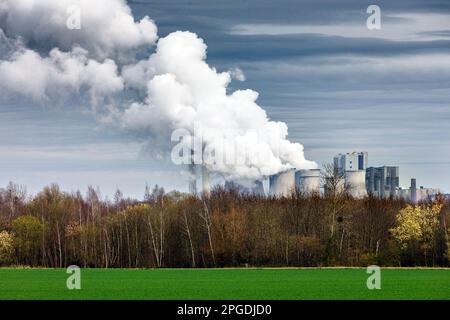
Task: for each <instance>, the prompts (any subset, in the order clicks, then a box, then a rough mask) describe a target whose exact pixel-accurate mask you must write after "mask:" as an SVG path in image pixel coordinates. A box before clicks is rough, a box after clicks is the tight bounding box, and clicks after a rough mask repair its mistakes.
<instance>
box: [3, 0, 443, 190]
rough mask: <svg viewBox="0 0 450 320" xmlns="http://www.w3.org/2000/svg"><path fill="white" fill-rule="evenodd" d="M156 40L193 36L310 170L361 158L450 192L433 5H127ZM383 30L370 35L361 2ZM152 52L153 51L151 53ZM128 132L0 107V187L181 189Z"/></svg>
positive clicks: (84, 115) (53, 113) (6, 100)
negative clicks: (252, 97)
mask: <svg viewBox="0 0 450 320" xmlns="http://www.w3.org/2000/svg"><path fill="white" fill-rule="evenodd" d="M128 4H129V6H130V7H131V9H132V12H133V15H134V18H135V19H136V20H139V19H141V18H142V17H144V16H146V15H148V16H149V17H151V19H153V20H154V21H155V24H156V25H157V26H158V35H159V37H165V36H167V35H168V34H170V33H172V32H174V31H177V30H182V31H184V30H189V31H191V32H195V33H196V34H197V35H198V36H199V37H200V38H202V39H204V41H205V43H206V44H207V46H208V48H207V62H208V64H209V65H211V66H214V67H215V68H216V69H217V70H219V71H226V70H230V69H232V68H239V69H240V70H242V72H243V74H244V75H245V81H232V82H231V84H230V86H229V88H228V90H229V91H232V90H236V89H246V88H250V89H253V90H255V91H257V92H259V98H258V104H259V105H260V106H262V107H263V108H264V109H265V110H266V111H267V114H268V116H269V117H270V119H272V120H276V121H283V122H285V123H286V124H287V125H288V128H289V136H288V137H289V139H290V140H291V141H293V142H299V143H301V144H302V145H303V146H304V151H305V156H306V158H307V159H308V160H313V161H316V162H317V163H318V164H319V165H322V164H325V163H329V162H331V161H332V158H333V156H334V155H335V154H337V153H343V152H352V151H367V152H368V153H369V165H370V166H382V165H392V166H399V167H400V184H401V186H403V187H408V186H409V180H410V179H411V178H417V184H418V185H423V186H425V187H436V188H440V189H442V190H443V191H445V192H450V125H449V120H450V50H449V49H450V2H449V1H445V0H441V1H437V0H436V1H434V0H430V1H415V0H405V1H377V2H372V1H346V0H344V1H332V0H328V1H318V0H316V1H300V0H297V1H286V0H283V1H267V0H251V1H236V0H226V1H225V0H215V1H208V0H198V1H196V0H190V1H181V0H173V1H172V0H153V1H144V0H139V1H129V2H128ZM371 4H376V5H378V6H379V7H380V8H381V30H368V29H367V27H366V20H367V18H368V17H369V15H370V14H368V13H367V12H366V9H367V7H368V6H369V5H371ZM149 50H152V49H149ZM153 151H154V150H152V146H151V145H146V146H145V147H144V148H143V146H142V144H141V143H140V141H138V140H136V139H135V137H134V136H133V135H132V134H124V133H123V132H122V131H120V130H115V128H114V127H111V126H104V125H102V124H101V123H99V121H98V119H96V117H93V116H92V112H91V111H89V110H87V109H86V108H83V107H81V108H66V107H64V106H54V105H52V106H45V105H44V106H42V105H39V106H36V105H35V104H34V103H32V102H30V101H27V100H26V99H22V98H21V97H19V96H17V97H14V96H13V97H11V96H8V97H3V98H1V99H0V185H6V184H7V183H8V182H9V181H14V182H16V183H19V184H23V185H26V186H27V188H28V190H29V192H30V193H36V192H38V191H39V190H40V189H41V188H42V187H43V186H45V185H48V184H50V183H58V184H59V185H60V186H61V187H62V188H63V189H64V190H67V191H75V190H77V189H80V190H82V191H83V190H86V188H87V186H88V185H93V186H98V187H99V188H100V190H101V191H102V194H103V195H105V196H111V195H112V194H113V192H114V191H115V190H116V189H117V188H120V189H121V190H122V192H123V193H124V194H125V195H128V196H132V197H136V198H142V196H143V193H144V187H145V184H146V183H148V184H149V185H154V184H159V185H162V186H164V187H165V189H166V190H172V189H178V190H182V191H186V190H187V180H186V176H185V175H183V174H182V172H181V171H182V168H180V167H175V166H173V165H172V164H171V163H170V160H168V159H164V158H162V159H159V158H158V157H157V155H156V152H153Z"/></svg>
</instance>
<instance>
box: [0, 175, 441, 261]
mask: <svg viewBox="0 0 450 320" xmlns="http://www.w3.org/2000/svg"><path fill="white" fill-rule="evenodd" d="M449 221H450V209H449V203H448V201H444V200H443V199H439V200H438V201H436V202H435V203H427V204H423V205H421V206H416V207H412V206H409V205H408V204H407V203H405V202H404V201H403V200H398V199H378V198H375V197H372V196H368V197H366V198H364V199H353V198H351V197H350V196H349V195H347V194H346V193H337V192H334V193H333V192H328V193H327V195H326V196H321V195H308V196H307V195H304V194H302V193H301V192H298V191H297V192H294V193H293V194H292V195H291V196H290V197H286V198H280V199H277V198H264V197H260V196H254V195H248V194H240V193H239V192H238V191H236V190H228V191H226V190H224V189H221V188H216V189H215V190H213V191H212V193H211V194H210V195H209V196H208V197H194V196H190V195H186V194H181V193H176V192H172V193H169V194H166V193H165V192H164V190H163V189H161V188H159V187H158V186H156V187H155V188H154V189H153V190H150V189H149V188H146V191H145V200H144V201H141V202H139V201H136V200H132V199H127V198H124V196H123V195H122V193H121V192H120V191H117V193H116V194H115V197H114V199H113V200H105V199H102V198H101V196H100V194H99V192H98V191H97V190H95V189H93V188H89V189H88V191H87V194H86V195H82V194H81V193H80V192H76V193H66V192H63V191H61V190H60V188H59V187H58V186H57V185H52V186H50V187H46V188H45V189H44V190H42V191H41V192H40V193H39V194H37V195H36V196H33V197H28V196H27V194H26V192H25V190H24V188H22V187H20V186H17V185H14V184H12V183H11V184H9V185H8V186H7V187H6V188H4V189H0V265H27V266H36V267H37V266H40V267H67V266H68V265H72V264H75V265H78V266H80V267H104V268H116V267H121V268H123V267H126V268H142V267H245V266H283V267H288V266H291V267H294V266H366V265H368V264H378V265H382V266H425V265H426V266H447V265H448V264H449V258H450V254H449V249H448V248H449V239H448V233H449V230H448V226H449Z"/></svg>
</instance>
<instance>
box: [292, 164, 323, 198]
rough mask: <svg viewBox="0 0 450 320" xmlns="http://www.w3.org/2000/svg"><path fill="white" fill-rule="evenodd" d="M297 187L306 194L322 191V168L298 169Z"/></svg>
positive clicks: (296, 176) (296, 174) (296, 175)
mask: <svg viewBox="0 0 450 320" xmlns="http://www.w3.org/2000/svg"><path fill="white" fill-rule="evenodd" d="M295 187H296V188H297V190H298V191H300V192H302V193H306V194H311V193H320V169H311V170H298V171H297V172H296V173H295Z"/></svg>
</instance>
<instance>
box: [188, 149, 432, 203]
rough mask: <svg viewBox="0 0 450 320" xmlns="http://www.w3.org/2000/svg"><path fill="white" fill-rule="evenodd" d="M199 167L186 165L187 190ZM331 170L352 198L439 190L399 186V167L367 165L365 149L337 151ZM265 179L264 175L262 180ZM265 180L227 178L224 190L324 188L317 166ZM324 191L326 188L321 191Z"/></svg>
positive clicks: (428, 195)
mask: <svg viewBox="0 0 450 320" xmlns="http://www.w3.org/2000/svg"><path fill="white" fill-rule="evenodd" d="M200 167H201V177H202V192H203V194H204V195H206V196H208V195H209V194H210V192H211V186H210V174H209V171H208V169H207V167H206V166H203V165H202V166H200ZM198 169H199V168H198V166H196V165H194V164H191V165H189V192H190V193H192V194H197V193H198V190H197V176H198V173H197V171H198ZM333 170H334V172H335V174H337V176H338V179H340V180H341V181H342V184H340V183H339V185H340V186H342V188H341V189H342V191H345V192H346V193H348V194H349V195H351V196H352V197H354V198H364V197H365V196H367V195H368V194H371V195H373V196H376V197H380V198H388V197H394V198H401V199H405V200H406V201H408V202H410V203H413V204H416V203H420V202H423V201H428V200H432V199H434V198H435V197H436V196H437V195H438V194H440V190H438V189H433V188H424V187H423V186H420V187H419V188H417V182H416V179H414V178H413V179H411V185H410V187H409V188H408V189H402V188H401V187H400V177H399V172H400V169H399V167H398V166H381V167H368V153H367V152H352V153H340V154H338V155H336V156H335V157H334V158H333ZM327 174H329V173H327ZM265 181H266V182H267V178H266V180H265ZM264 184H265V183H264V181H262V180H257V181H253V182H251V183H245V184H244V183H240V182H236V181H226V182H225V189H226V190H231V189H235V190H237V191H238V192H239V193H243V194H255V195H260V196H273V197H288V196H290V195H291V194H292V193H293V192H294V191H296V190H297V191H299V192H301V193H302V194H305V195H311V194H321V193H322V192H323V190H324V189H325V186H324V185H323V184H322V172H321V170H320V169H299V170H297V169H295V168H292V169H289V170H286V171H284V172H280V173H278V174H275V175H272V176H269V177H268V184H269V188H268V190H265V188H264ZM324 191H326V190H324Z"/></svg>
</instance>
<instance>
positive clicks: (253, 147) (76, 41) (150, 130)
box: [0, 0, 316, 179]
mask: <svg viewBox="0 0 450 320" xmlns="http://www.w3.org/2000/svg"><path fill="white" fill-rule="evenodd" d="M73 4H76V5H79V7H80V8H81V12H82V15H81V18H82V20H81V21H82V28H81V30H68V29H67V28H66V27H65V22H66V18H67V7H68V6H69V5H73ZM0 29H1V30H0V89H2V90H4V91H7V92H9V93H15V94H21V95H24V96H27V97H30V98H31V99H33V100H35V101H39V102H41V103H52V101H53V100H54V99H58V98H61V94H60V92H62V91H69V92H71V93H72V94H77V95H82V94H83V93H85V92H87V93H88V94H89V96H90V97H91V100H92V103H93V104H94V105H98V104H99V103H101V102H103V101H104V100H103V99H105V98H106V99H108V103H107V105H108V107H107V108H104V111H103V112H104V113H103V114H102V115H101V116H102V118H101V119H108V121H110V122H112V123H113V124H114V125H117V124H118V125H119V126H120V127H121V128H122V129H124V130H126V131H128V132H131V133H133V134H135V135H136V136H137V137H138V138H140V139H141V140H143V141H144V142H145V141H147V142H148V141H154V140H159V141H166V142H168V141H169V139H170V135H171V132H172V131H173V130H176V129H186V130H188V131H190V132H192V131H194V129H195V130H196V132H195V133H196V134H200V135H201V138H202V140H203V143H204V144H205V145H206V146H210V147H212V148H213V149H214V150H215V151H216V152H217V153H220V154H224V155H225V154H226V155H230V154H234V155H235V157H238V158H246V161H245V162H243V163H241V162H239V163H233V162H231V163H228V162H227V163H222V162H221V163H212V162H208V167H209V169H210V170H211V171H215V172H218V173H221V174H223V175H225V176H226V177H233V178H236V179H260V178H261V177H263V176H267V175H271V174H275V173H278V172H280V171H283V170H286V169H288V168H299V169H305V168H314V167H316V164H315V163H314V162H311V161H308V160H306V159H305V156H304V153H303V146H302V145H301V144H299V143H292V142H290V141H289V140H287V134H288V128H287V126H286V124H285V123H283V122H273V121H270V120H269V119H268V117H267V114H266V112H265V111H264V110H263V109H262V108H261V107H260V106H258V104H257V103H256V100H257V98H258V93H257V92H255V91H252V90H238V91H235V92H231V93H229V92H227V87H228V85H229V83H230V82H231V79H232V78H233V79H237V80H239V81H243V80H245V76H244V74H243V72H242V71H241V70H240V69H238V68H233V69H231V70H230V71H228V72H218V71H217V70H216V69H215V68H213V67H210V66H209V65H208V64H207V63H206V48H207V47H206V45H205V43H204V42H203V40H202V39H200V38H199V37H198V36H197V35H196V34H194V33H190V32H180V31H177V32H174V33H171V34H169V35H168V36H167V37H165V38H161V39H159V40H158V41H157V43H156V45H157V46H156V51H155V52H154V53H153V54H150V55H147V58H145V59H142V60H139V61H137V60H136V59H135V58H136V57H137V56H138V53H140V55H139V56H142V55H143V53H145V52H146V51H145V49H146V50H147V51H149V48H150V47H151V46H153V45H154V44H155V42H156V39H157V34H156V26H155V25H154V23H153V22H152V21H151V20H150V19H149V18H148V17H145V18H144V19H142V20H141V21H140V22H135V21H134V19H133V16H132V14H131V10H130V8H129V7H128V6H127V5H126V3H125V2H124V1H122V0H95V1H92V0H91V1H89V0H78V1H73V0H62V1H61V0H60V1H53V0H35V1H33V0H0ZM2 33H4V35H5V36H6V37H5V36H3V37H2ZM2 43H3V44H2ZM11 44H13V47H14V48H15V49H14V50H12V49H11ZM2 48H8V50H5V49H3V50H2ZM11 50H12V52H11ZM30 70H33V71H32V76H30ZM130 97H135V98H134V101H132V102H131V103H124V101H125V99H130ZM138 97H141V98H138ZM104 104H106V103H104ZM105 113H106V114H105ZM160 148H163V147H160ZM207 157H208V156H207ZM206 160H208V159H206Z"/></svg>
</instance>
